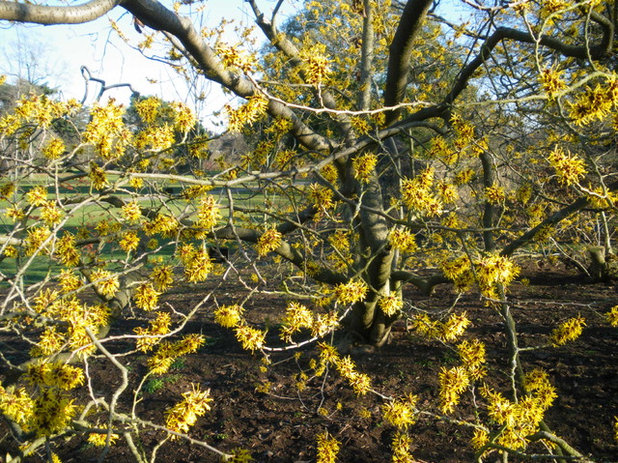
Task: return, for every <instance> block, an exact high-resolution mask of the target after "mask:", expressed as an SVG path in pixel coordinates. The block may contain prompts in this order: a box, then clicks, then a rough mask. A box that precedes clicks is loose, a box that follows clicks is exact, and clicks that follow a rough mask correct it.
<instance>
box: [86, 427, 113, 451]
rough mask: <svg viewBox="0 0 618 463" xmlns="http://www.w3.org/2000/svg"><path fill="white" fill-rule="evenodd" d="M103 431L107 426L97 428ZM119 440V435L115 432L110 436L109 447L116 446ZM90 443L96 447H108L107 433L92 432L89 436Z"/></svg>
mask: <svg viewBox="0 0 618 463" xmlns="http://www.w3.org/2000/svg"><path fill="white" fill-rule="evenodd" d="M97 427H101V428H102V429H106V428H107V425H102V426H97ZM117 440H118V434H115V433H114V432H112V433H110V435H109V445H114V444H115V443H116V441H117ZM88 443H90V444H92V445H94V446H95V447H105V445H107V433H106V432H91V433H90V434H88Z"/></svg>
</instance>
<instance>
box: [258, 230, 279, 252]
mask: <svg viewBox="0 0 618 463" xmlns="http://www.w3.org/2000/svg"><path fill="white" fill-rule="evenodd" d="M282 238H283V235H282V234H281V233H280V232H279V231H277V229H276V228H274V227H271V228H268V229H267V230H266V231H265V232H264V233H262V235H261V236H260V237H259V239H258V242H257V246H256V249H257V253H258V256H260V257H264V256H265V255H266V254H268V253H269V252H271V251H274V250H275V249H277V248H278V247H279V245H280V244H281V239H282Z"/></svg>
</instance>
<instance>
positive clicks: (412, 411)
mask: <svg viewBox="0 0 618 463" xmlns="http://www.w3.org/2000/svg"><path fill="white" fill-rule="evenodd" d="M417 402H418V397H417V396H415V395H413V394H408V395H407V396H405V397H404V398H403V399H399V400H391V401H390V402H388V403H386V404H384V405H383V406H382V410H383V412H384V419H385V420H386V421H388V422H389V423H390V424H391V425H393V426H395V427H397V428H398V429H407V428H408V426H410V425H413V424H414V423H415V422H416V403H417Z"/></svg>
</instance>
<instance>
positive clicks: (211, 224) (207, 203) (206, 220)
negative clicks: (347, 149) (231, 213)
mask: <svg viewBox="0 0 618 463" xmlns="http://www.w3.org/2000/svg"><path fill="white" fill-rule="evenodd" d="M197 216H198V221H197V224H198V225H199V226H200V227H202V228H204V229H206V230H211V229H213V228H215V227H216V226H217V222H218V221H219V219H221V213H220V212H219V207H218V206H217V202H216V200H215V197H214V196H212V195H205V196H204V197H202V199H200V205H199V207H198V210H197Z"/></svg>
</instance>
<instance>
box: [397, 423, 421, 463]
mask: <svg viewBox="0 0 618 463" xmlns="http://www.w3.org/2000/svg"><path fill="white" fill-rule="evenodd" d="M411 443H412V439H411V438H410V436H408V435H407V434H406V433H403V432H400V431H397V432H396V433H395V435H394V436H393V441H392V442H391V448H392V449H393V459H392V462H393V463H414V462H415V461H416V460H415V459H414V458H413V457H412V455H411V454H410V444H411Z"/></svg>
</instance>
